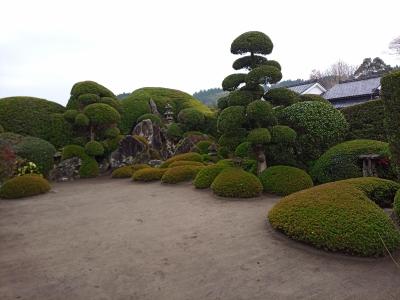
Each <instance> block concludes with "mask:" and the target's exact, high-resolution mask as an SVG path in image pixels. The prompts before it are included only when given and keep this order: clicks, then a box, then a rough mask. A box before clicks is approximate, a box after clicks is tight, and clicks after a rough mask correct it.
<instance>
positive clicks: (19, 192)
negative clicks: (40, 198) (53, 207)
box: [0, 175, 50, 199]
mask: <svg viewBox="0 0 400 300" xmlns="http://www.w3.org/2000/svg"><path fill="white" fill-rule="evenodd" d="M49 190H50V184H49V182H48V181H47V180H46V179H44V178H43V177H41V176H38V175H23V176H17V177H14V178H12V179H9V180H7V181H6V182H4V184H3V185H2V186H1V187H0V197H1V198H5V199H16V198H22V197H29V196H35V195H39V194H43V193H46V192H48V191H49Z"/></svg>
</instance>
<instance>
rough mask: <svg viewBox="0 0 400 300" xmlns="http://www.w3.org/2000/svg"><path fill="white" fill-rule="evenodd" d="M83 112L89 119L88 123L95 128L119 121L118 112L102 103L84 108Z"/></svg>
mask: <svg viewBox="0 0 400 300" xmlns="http://www.w3.org/2000/svg"><path fill="white" fill-rule="evenodd" d="M83 112H84V113H85V115H86V116H87V117H88V118H89V120H90V123H91V124H93V125H95V126H104V125H109V124H114V123H117V122H119V121H120V115H119V113H118V111H116V110H115V109H114V108H112V107H111V106H109V105H107V104H104V103H94V104H90V105H88V106H86V107H85V109H84V111H83Z"/></svg>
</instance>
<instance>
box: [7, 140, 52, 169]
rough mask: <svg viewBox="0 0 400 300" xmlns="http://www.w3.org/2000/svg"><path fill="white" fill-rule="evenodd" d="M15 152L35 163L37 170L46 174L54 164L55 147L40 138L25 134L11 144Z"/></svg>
mask: <svg viewBox="0 0 400 300" xmlns="http://www.w3.org/2000/svg"><path fill="white" fill-rule="evenodd" d="M13 148H14V151H15V153H16V154H17V155H18V156H20V157H22V158H24V159H26V160H27V161H31V162H33V163H35V164H36V165H37V167H38V168H39V171H40V172H41V173H42V174H43V175H45V176H47V175H48V174H49V172H50V170H51V169H53V164H54V154H55V153H56V149H55V148H54V146H53V145H52V144H50V143H49V142H47V141H45V140H42V139H40V138H36V137H31V136H26V137H23V138H21V140H20V141H19V142H18V143H17V144H15V145H14V146H13Z"/></svg>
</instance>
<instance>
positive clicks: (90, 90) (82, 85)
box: [67, 81, 116, 109]
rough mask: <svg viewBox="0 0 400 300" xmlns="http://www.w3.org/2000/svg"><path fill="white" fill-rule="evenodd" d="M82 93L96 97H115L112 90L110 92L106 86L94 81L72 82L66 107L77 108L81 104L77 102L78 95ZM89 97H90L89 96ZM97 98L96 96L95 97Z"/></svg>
mask: <svg viewBox="0 0 400 300" xmlns="http://www.w3.org/2000/svg"><path fill="white" fill-rule="evenodd" d="M84 94H92V95H96V96H98V97H111V98H114V99H116V97H115V95H114V94H113V92H111V91H110V90H109V89H107V88H106V87H104V86H102V85H100V84H98V83H97V82H94V81H81V82H77V83H75V84H74V86H73V87H72V89H71V97H70V99H69V101H68V104H67V108H68V109H79V108H80V107H81V104H80V103H79V100H78V98H79V96H81V95H84ZM89 98H90V97H89ZM95 98H96V99H98V98H97V97H95Z"/></svg>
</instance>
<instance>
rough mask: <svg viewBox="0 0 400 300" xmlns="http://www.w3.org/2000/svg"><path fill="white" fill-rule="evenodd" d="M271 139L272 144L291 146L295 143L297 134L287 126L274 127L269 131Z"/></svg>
mask: <svg viewBox="0 0 400 300" xmlns="http://www.w3.org/2000/svg"><path fill="white" fill-rule="evenodd" d="M271 137H272V138H271V141H272V143H274V144H282V145H292V144H294V143H295V141H296V138H297V133H296V131H294V130H293V129H292V128H290V127H289V126H285V125H276V126H274V127H272V129H271Z"/></svg>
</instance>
